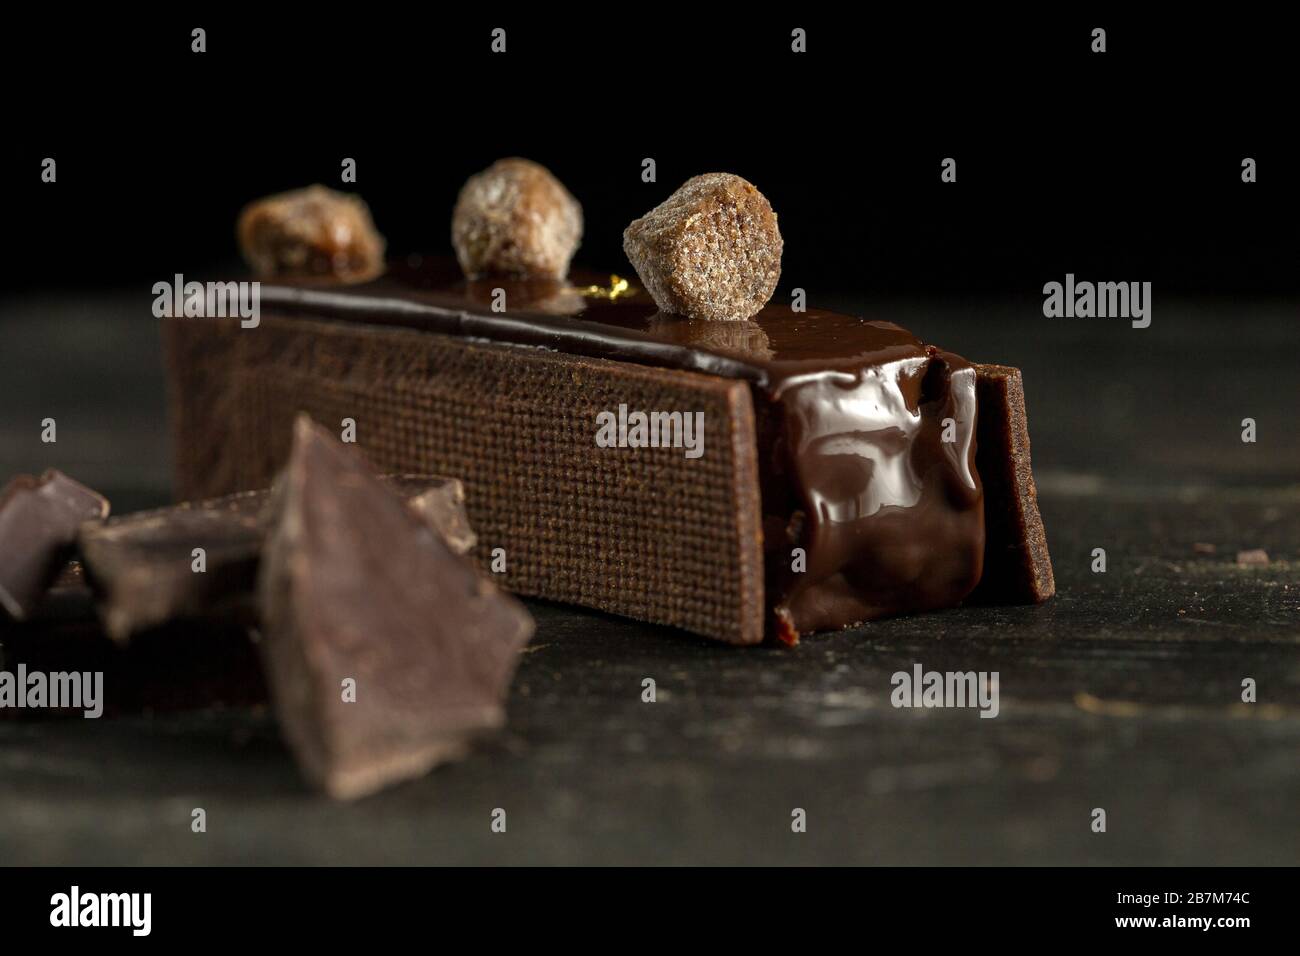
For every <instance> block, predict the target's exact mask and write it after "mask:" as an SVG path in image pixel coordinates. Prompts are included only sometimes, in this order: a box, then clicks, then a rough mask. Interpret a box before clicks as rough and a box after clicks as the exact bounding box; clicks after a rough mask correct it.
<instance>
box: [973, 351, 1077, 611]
mask: <svg viewBox="0 0 1300 956" xmlns="http://www.w3.org/2000/svg"><path fill="white" fill-rule="evenodd" d="M976 371H977V373H978V375H977V378H976V385H975V391H976V396H977V401H978V403H979V406H978V407H979V416H978V421H979V424H978V426H977V429H976V441H977V443H978V446H979V447H978V451H977V452H976V457H975V466H976V468H977V469H978V470H979V473H980V477H981V478H982V479H983V481H984V573H983V575H982V576H981V578H980V583H979V585H978V586H977V587H976V588H975V590H974V592H972V594H971V596H970V598H968V601H969V602H970V603H974V604H1038V603H1040V602H1042V601H1046V600H1047V599H1048V598H1050V597H1051V596H1052V595H1053V594H1055V593H1056V582H1055V580H1054V579H1053V576H1052V559H1051V556H1050V555H1049V554H1048V553H1047V534H1046V532H1045V531H1044V530H1043V519H1042V517H1041V516H1040V515H1039V513H1038V491H1037V489H1035V487H1034V473H1033V468H1032V466H1031V464H1030V459H1029V424H1028V419H1027V417H1026V415H1025V392H1024V388H1023V386H1022V384H1021V380H1020V369H1017V368H1010V367H1009V366H1006V365H977V366H976Z"/></svg>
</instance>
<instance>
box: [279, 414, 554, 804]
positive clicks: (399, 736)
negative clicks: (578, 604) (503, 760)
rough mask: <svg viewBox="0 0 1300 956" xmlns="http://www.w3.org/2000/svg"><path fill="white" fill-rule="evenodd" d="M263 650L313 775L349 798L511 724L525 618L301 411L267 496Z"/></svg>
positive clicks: (286, 725)
mask: <svg viewBox="0 0 1300 956" xmlns="http://www.w3.org/2000/svg"><path fill="white" fill-rule="evenodd" d="M270 514H271V516H272V530H271V533H270V537H269V539H268V541H267V547H266V552H265V556H264V558H263V562H262V568H261V572H260V582H259V596H260V600H261V603H262V618H263V622H264V633H263V638H262V642H261V644H260V647H261V649H262V652H263V657H264V661H265V667H266V675H267V682H268V685H269V687H270V691H271V697H272V700H273V702H274V704H275V709H276V712H277V714H278V716H279V720H280V725H281V728H282V730H283V733H284V735H285V738H286V740H287V742H288V744H289V747H290V748H291V749H292V751H293V752H294V754H295V756H296V757H297V759H298V762H299V765H300V766H301V768H302V770H303V772H304V774H305V775H306V777H307V778H308V779H309V780H311V781H312V782H313V783H315V784H316V785H318V786H319V787H321V788H322V789H324V790H325V791H326V792H327V793H329V794H330V795H331V796H334V797H337V798H340V799H351V798H355V797H359V796H363V795H365V794H368V793H372V792H374V791H375V790H378V789H380V788H382V787H384V786H387V785H389V784H391V783H395V782H397V781H400V780H405V779H409V778H412V777H416V776H419V775H421V774H423V773H425V772H426V771H428V770H429V769H431V768H432V767H434V766H435V765H437V764H439V763H442V762H444V761H446V760H449V759H452V758H455V757H457V756H460V755H462V754H463V753H464V752H465V751H466V749H467V747H468V745H469V743H470V741H471V740H472V739H473V737H475V736H476V735H478V734H480V733H482V732H484V731H488V730H491V729H494V728H497V727H500V726H501V725H502V724H503V723H504V720H505V714H504V708H503V699H504V696H505V692H506V690H507V688H508V686H509V683H510V679H511V676H512V675H513V673H514V669H515V665H516V662H517V658H518V653H519V651H520V649H521V648H522V647H523V645H524V644H525V643H526V642H527V641H528V638H529V637H530V636H531V634H532V630H533V622H532V619H531V618H530V617H529V615H528V612H527V611H525V610H524V608H523V606H522V605H520V604H519V603H518V602H517V601H516V600H515V599H514V598H512V597H510V596H508V595H507V594H505V593H504V592H502V591H500V590H499V589H498V588H497V587H496V585H495V584H493V583H492V582H491V581H490V580H488V579H487V578H486V577H485V576H483V575H482V574H480V572H479V571H478V570H477V569H476V568H475V567H474V566H473V565H472V564H471V563H470V561H469V560H468V559H467V558H464V557H461V556H460V555H457V554H455V553H454V552H453V551H452V550H451V549H450V548H449V547H448V546H447V545H446V543H445V542H444V541H443V539H442V537H441V536H440V535H438V534H436V533H434V532H433V531H432V530H431V529H430V528H429V527H428V525H427V524H426V523H425V522H424V521H422V520H421V519H420V518H418V517H417V516H416V515H415V514H414V513H413V511H412V510H411V509H410V508H409V507H407V506H406V505H405V504H404V503H403V501H402V500H401V498H399V497H398V496H397V495H395V494H393V493H392V491H391V490H389V489H388V488H386V487H385V486H384V485H383V484H382V483H381V482H380V481H379V480H378V479H376V478H375V477H374V476H373V475H372V474H371V473H370V471H369V469H368V466H367V465H366V463H365V461H364V459H363V458H362V457H361V456H360V454H359V453H358V452H356V451H355V450H353V449H349V448H347V447H346V446H344V445H342V444H341V443H339V442H338V441H337V440H336V439H335V438H334V437H333V436H332V435H330V434H329V433H328V432H326V431H325V430H323V429H321V428H319V427H318V426H316V425H314V424H312V423H311V421H310V420H309V419H307V418H306V417H305V416H300V417H299V418H298V420H297V422H296V424H295V427H294V440H293V448H292V451H291V453H290V456H289V461H288V464H287V466H286V468H285V470H284V472H283V474H282V475H281V478H280V480H279V481H278V483H277V485H276V487H275V490H274V491H273V493H272V502H271V509H270Z"/></svg>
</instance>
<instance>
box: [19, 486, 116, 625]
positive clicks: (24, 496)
mask: <svg viewBox="0 0 1300 956" xmlns="http://www.w3.org/2000/svg"><path fill="white" fill-rule="evenodd" d="M107 516H108V501H107V500H106V499H105V498H104V497H103V495H100V494H99V493H97V492H94V491H91V490H90V489H89V488H87V487H86V486H85V485H82V484H79V483H78V482H75V481H73V480H72V479H71V478H69V477H68V476H67V475H65V474H63V472H61V471H54V470H50V471H47V472H46V473H45V474H43V475H41V477H40V478H33V477H32V476H31V475H19V476H18V477H17V478H14V479H13V480H12V481H10V482H9V483H8V484H7V485H5V487H4V489H3V490H0V608H3V609H4V610H6V611H8V612H9V614H10V616H11V617H13V618H14V619H15V620H20V621H21V620H23V619H24V618H27V617H29V616H30V615H31V614H32V612H33V611H35V610H36V606H37V604H39V603H40V600H41V598H42V597H43V596H44V594H45V591H46V589H47V588H48V587H49V585H50V582H51V581H52V580H53V579H54V577H55V576H56V575H57V573H58V571H59V568H60V566H61V565H62V563H63V559H64V557H65V556H66V554H67V552H68V549H69V548H70V547H71V545H72V543H73V542H74V541H75V540H76V538H77V529H78V528H79V527H81V523H82V522H83V521H94V520H96V519H100V518H105V517H107Z"/></svg>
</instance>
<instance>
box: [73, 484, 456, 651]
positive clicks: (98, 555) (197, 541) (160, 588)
mask: <svg viewBox="0 0 1300 956" xmlns="http://www.w3.org/2000/svg"><path fill="white" fill-rule="evenodd" d="M382 480H383V481H384V483H385V484H387V485H388V486H389V487H391V488H392V489H393V490H394V491H395V492H397V494H399V495H400V496H401V497H402V498H404V499H407V500H408V505H409V506H410V507H411V508H412V509H413V510H414V511H415V512H416V513H417V514H418V515H419V516H420V517H421V518H422V519H423V520H424V521H425V522H426V523H427V524H428V525H429V527H431V528H433V529H434V530H435V531H437V532H438V533H439V534H441V535H442V536H443V539H444V541H446V543H447V545H448V546H449V547H450V548H451V549H452V550H453V551H455V552H456V553H457V554H465V553H466V552H468V551H469V549H470V548H472V547H473V545H474V532H473V531H472V530H471V529H470V526H469V519H468V518H467V517H466V516H465V508H464V500H465V491H464V487H463V486H462V485H461V483H460V482H459V481H458V480H456V479H455V478H426V477H417V476H401V477H391V478H385V479H382ZM267 498H268V493H267V492H266V491H250V492H244V493H242V494H236V495H229V496H227V497H224V498H215V499H211V500H208V501H198V502H185V503H184V504H179V505H175V506H174V507H171V508H160V509H158V510H156V511H146V512H140V513H137V514H132V515H126V516H123V517H120V518H113V519H111V520H109V521H106V522H104V523H103V524H99V525H87V526H85V527H83V528H82V531H81V535H80V547H81V552H82V555H83V559H84V561H85V566H86V569H87V572H88V575H89V577H90V580H91V582H92V584H93V585H94V587H95V589H96V591H97V593H98V594H99V598H100V602H99V610H100V616H101V618H102V619H103V622H104V629H105V630H106V631H107V632H108V634H109V636H110V637H112V638H113V639H114V640H118V641H122V640H125V639H126V638H128V637H130V636H131V635H132V634H135V633H138V632H140V631H143V630H146V629H148V628H151V627H156V626H158V625H160V624H163V623H166V622H168V621H171V620H174V619H176V618H182V617H198V616H201V615H218V616H230V617H234V618H236V619H244V618H246V619H249V620H251V619H252V618H253V617H254V602H253V592H254V590H255V588H256V584H257V568H258V564H259V563H260V559H261V552H262V545H263V543H264V540H265V537H266V535H265V527H264V522H263V521H262V520H261V515H262V512H263V510H264V508H265V506H266V503H267ZM195 548H202V549H203V552H204V554H203V567H204V570H202V571H197V570H195V562H196V556H195V554H194V549H195Z"/></svg>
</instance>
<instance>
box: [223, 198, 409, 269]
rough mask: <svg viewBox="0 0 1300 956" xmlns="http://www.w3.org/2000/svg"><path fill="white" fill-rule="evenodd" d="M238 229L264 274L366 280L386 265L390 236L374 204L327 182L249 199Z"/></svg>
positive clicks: (255, 266)
mask: <svg viewBox="0 0 1300 956" xmlns="http://www.w3.org/2000/svg"><path fill="white" fill-rule="evenodd" d="M238 233H239V248H240V252H242V253H243V256H244V259H245V260H246V261H247V262H248V264H249V266H250V267H251V268H252V270H253V271H254V272H255V273H256V274H257V275H258V276H260V277H262V278H277V277H279V278H288V277H296V278H314V279H329V280H332V281H339V282H364V281H365V280H366V279H372V278H374V277H375V276H377V275H379V273H381V272H382V271H383V269H384V237H383V236H381V235H380V234H379V232H378V231H377V230H376V229H375V223H374V220H372V219H371V218H370V209H369V207H367V206H366V204H365V203H364V202H362V201H361V200H360V199H359V198H358V197H356V196H351V195H348V194H347V193H340V192H335V191H334V190H332V189H326V188H325V187H324V186H308V187H307V188H306V189H298V190H294V191H293V192H287V193H280V194H278V195H275V196H267V197H266V198H264V199H259V200H257V201H256V202H252V203H249V204H248V205H247V206H245V207H244V210H243V212H241V213H240V214H239V226H238Z"/></svg>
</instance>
